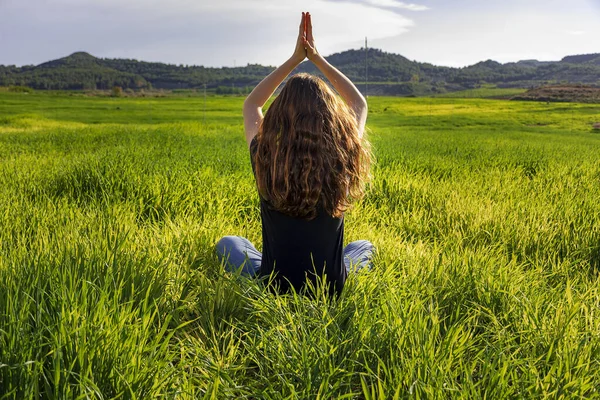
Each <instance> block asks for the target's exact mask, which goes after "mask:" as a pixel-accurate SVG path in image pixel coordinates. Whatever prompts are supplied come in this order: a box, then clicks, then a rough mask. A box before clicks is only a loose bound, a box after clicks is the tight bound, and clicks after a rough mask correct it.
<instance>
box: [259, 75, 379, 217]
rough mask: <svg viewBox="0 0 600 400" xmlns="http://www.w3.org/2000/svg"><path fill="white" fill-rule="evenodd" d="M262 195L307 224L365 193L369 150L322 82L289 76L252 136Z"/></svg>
mask: <svg viewBox="0 0 600 400" xmlns="http://www.w3.org/2000/svg"><path fill="white" fill-rule="evenodd" d="M256 142H257V149H256V152H255V154H254V170H255V171H254V172H255V176H256V182H257V186H258V191H259V193H260V195H261V196H262V197H263V198H264V199H265V200H267V201H268V202H269V203H270V205H271V206H272V207H273V208H275V209H276V210H277V211H279V212H282V213H284V214H286V215H290V216H292V217H298V218H303V219H307V220H311V219H314V218H315V217H316V216H317V213H318V209H319V208H320V207H322V208H323V210H324V211H325V212H326V213H328V214H329V215H331V216H333V217H337V218H340V217H341V216H342V215H343V213H344V212H345V211H346V210H347V209H348V208H349V207H350V204H351V203H352V201H354V200H356V199H359V198H361V197H362V196H363V195H364V189H365V183H366V181H367V179H368V177H369V168H370V164H371V152H370V145H369V143H368V141H367V140H366V139H364V138H362V139H361V138H360V136H359V131H358V125H357V121H356V117H355V115H354V112H353V111H351V109H350V108H349V107H348V106H347V105H346V103H344V102H343V101H342V100H341V99H340V98H338V97H337V96H336V95H335V94H334V93H333V91H332V90H331V89H330V88H329V86H328V85H327V84H326V83H325V82H324V81H323V80H321V79H319V78H317V77H315V76H312V75H309V74H298V75H294V76H293V77H291V78H290V79H289V80H288V81H287V83H286V84H285V86H284V87H283V89H282V90H281V93H280V94H279V96H277V98H276V99H275V100H274V101H273V103H272V104H271V106H270V107H269V109H268V111H267V113H266V115H265V118H264V120H263V122H262V125H261V127H260V129H259V131H258V134H257V136H256Z"/></svg>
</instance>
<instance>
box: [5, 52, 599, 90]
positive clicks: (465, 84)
mask: <svg viewBox="0 0 600 400" xmlns="http://www.w3.org/2000/svg"><path fill="white" fill-rule="evenodd" d="M327 59H328V60H329V62H331V63H332V64H333V65H334V66H336V67H337V68H339V69H340V70H341V71H342V72H344V73H345V74H346V75H348V77H349V78H350V79H351V80H353V81H354V82H356V83H362V82H364V81H365V59H366V60H367V62H368V68H367V71H366V73H367V74H368V82H369V87H370V90H369V93H370V94H388V95H423V94H432V93H442V92H447V91H455V90H462V89H467V88H473V87H478V86H480V85H482V84H493V85H497V86H498V87H522V88H530V87H535V86H539V85H542V84H548V83H569V84H588V85H596V86H600V53H597V54H584V55H572V56H566V57H564V58H563V59H562V60H560V61H538V60H522V61H518V62H512V63H506V64H501V63H499V62H497V61H493V60H486V61H481V62H479V63H476V64H474V65H471V66H468V67H464V68H452V67H443V66H435V65H433V64H429V63H421V62H417V61H411V60H409V59H408V58H406V57H403V56H402V55H399V54H394V53H387V52H384V51H381V50H378V49H368V51H367V54H365V50H364V49H358V50H347V51H344V52H340V53H335V54H332V55H330V56H328V57H327ZM273 69H274V67H271V66H263V65H257V64H249V65H247V66H245V67H236V68H229V67H222V68H209V67H203V66H188V65H173V64H165V63H158V62H146V61H138V60H133V59H110V58H97V57H94V56H93V55H91V54H88V53H86V52H76V53H73V54H71V55H69V56H67V57H63V58H60V59H57V60H52V61H48V62H45V63H42V64H40V65H37V66H23V67H15V66H0V86H10V85H20V86H29V87H32V88H34V89H54V90H56V89H58V90H73V89H75V90H77V89H88V90H90V89H91V90H95V89H100V90H107V89H111V88H112V87H114V86H120V87H122V88H123V89H134V90H135V89H146V88H157V89H194V88H202V87H204V85H206V86H207V87H208V88H209V89H213V90H214V89H216V90H221V91H222V92H227V91H233V92H235V91H240V90H246V91H247V90H248V89H249V88H251V87H252V86H254V85H256V84H257V83H258V82H260V80H261V79H262V78H264V77H265V76H266V75H267V74H269V73H270V72H271V71H272V70H273ZM296 72H309V73H316V74H318V71H317V70H316V68H315V66H314V65H313V64H312V63H310V62H304V63H302V64H301V65H300V66H299V67H298V68H297V69H296ZM361 89H362V87H361Z"/></svg>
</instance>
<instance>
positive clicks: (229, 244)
mask: <svg viewBox="0 0 600 400" xmlns="http://www.w3.org/2000/svg"><path fill="white" fill-rule="evenodd" d="M216 247H217V255H218V256H219V260H221V261H223V260H225V269H226V270H227V271H230V272H233V271H237V270H240V269H241V274H242V275H247V276H254V275H256V274H257V273H258V271H259V270H260V263H261V261H262V253H261V252H260V251H258V250H256V247H254V245H253V244H252V243H251V242H250V241H249V240H248V239H246V238H244V237H241V236H225V237H224V238H222V239H221V240H219V242H218V243H217V246H216ZM374 252H375V247H374V246H373V244H372V243H371V242H369V241H368V240H357V241H356V242H352V243H350V244H348V246H346V247H345V248H344V265H345V266H346V270H347V271H348V272H351V271H354V272H356V271H358V270H360V269H362V268H364V267H367V268H369V269H371V259H372V258H373V253H374Z"/></svg>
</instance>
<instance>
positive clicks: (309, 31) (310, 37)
mask: <svg viewBox="0 0 600 400" xmlns="http://www.w3.org/2000/svg"><path fill="white" fill-rule="evenodd" d="M306 14H307V17H306V18H307V25H308V28H307V29H306V37H307V38H308V40H313V33H312V16H311V15H310V13H306Z"/></svg>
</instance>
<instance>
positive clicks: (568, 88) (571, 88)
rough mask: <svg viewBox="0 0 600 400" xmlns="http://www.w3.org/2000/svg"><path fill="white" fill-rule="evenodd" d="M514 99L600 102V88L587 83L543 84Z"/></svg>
mask: <svg viewBox="0 0 600 400" xmlns="http://www.w3.org/2000/svg"><path fill="white" fill-rule="evenodd" d="M512 100H528V101H547V102H559V101H560V102H569V103H600V88H598V87H593V86H585V85H556V86H542V87H539V88H535V89H531V90H529V91H527V92H525V93H523V94H520V95H518V96H515V97H513V98H512Z"/></svg>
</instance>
